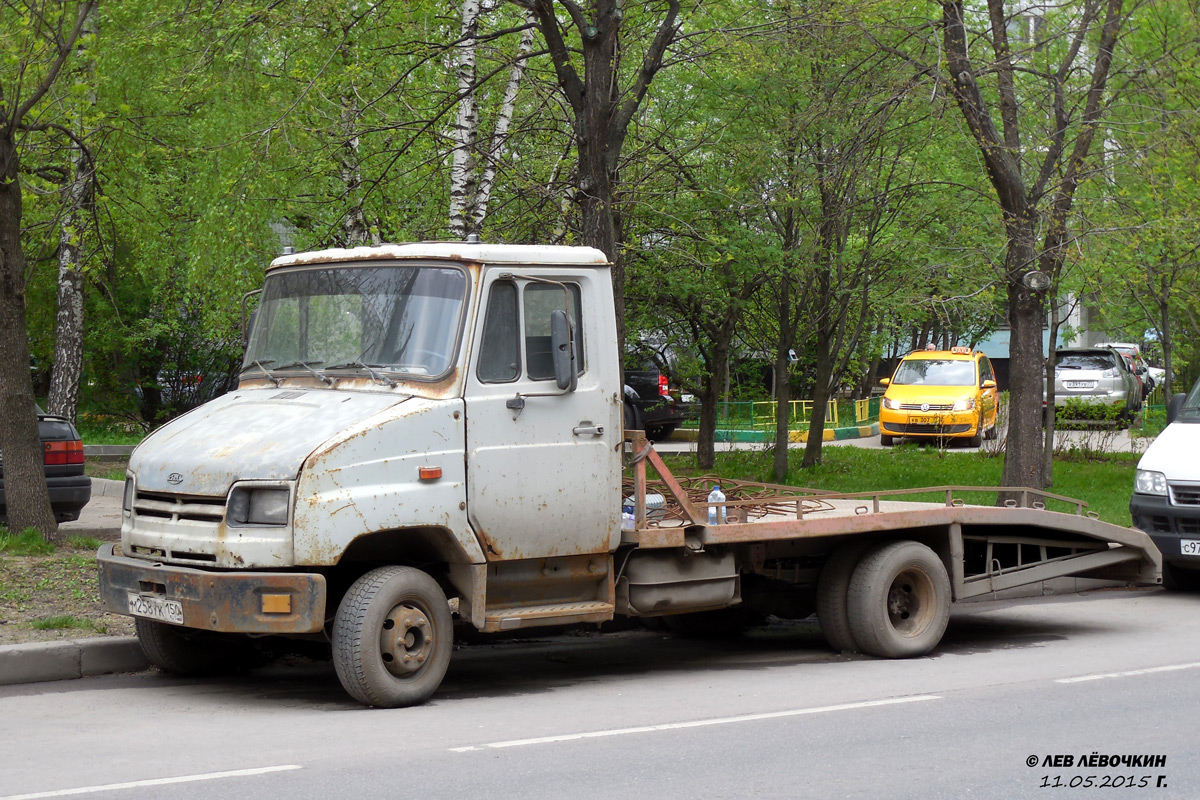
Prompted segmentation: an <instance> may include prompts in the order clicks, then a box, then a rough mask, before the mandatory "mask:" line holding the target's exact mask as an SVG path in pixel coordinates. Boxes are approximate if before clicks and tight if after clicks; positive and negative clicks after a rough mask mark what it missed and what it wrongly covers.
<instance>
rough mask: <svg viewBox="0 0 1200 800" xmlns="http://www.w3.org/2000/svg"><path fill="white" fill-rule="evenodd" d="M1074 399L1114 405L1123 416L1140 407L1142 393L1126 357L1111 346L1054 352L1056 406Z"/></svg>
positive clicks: (1127, 415) (1061, 349) (1122, 417)
mask: <svg viewBox="0 0 1200 800" xmlns="http://www.w3.org/2000/svg"><path fill="white" fill-rule="evenodd" d="M1042 397H1043V402H1045V394H1044V393H1043V395H1042ZM1072 398H1074V399H1077V400H1081V401H1083V402H1085V403H1095V404H1100V405H1105V406H1115V407H1118V408H1119V409H1120V411H1119V413H1120V416H1121V419H1123V420H1128V419H1129V418H1130V417H1132V416H1133V415H1134V414H1136V413H1137V412H1138V411H1140V410H1141V407H1142V392H1141V387H1140V385H1139V383H1138V379H1137V377H1136V376H1135V375H1134V374H1133V373H1132V372H1130V371H1129V365H1128V363H1127V362H1126V361H1125V357H1124V356H1122V355H1121V354H1120V353H1119V352H1117V351H1116V350H1114V349H1113V348H1111V347H1070V348H1059V349H1058V350H1056V351H1055V364H1054V405H1055V406H1056V407H1057V406H1063V405H1065V404H1066V403H1067V402H1068V401H1069V400H1071V399H1072Z"/></svg>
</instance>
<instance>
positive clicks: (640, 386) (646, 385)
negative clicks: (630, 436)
mask: <svg viewBox="0 0 1200 800" xmlns="http://www.w3.org/2000/svg"><path fill="white" fill-rule="evenodd" d="M625 399H626V400H628V401H629V403H630V404H631V405H632V406H633V408H634V409H636V414H637V419H635V420H631V421H630V422H629V423H627V424H628V425H632V426H635V427H637V426H640V427H641V428H642V429H643V430H645V431H646V438H648V439H650V440H651V441H662V440H663V439H666V438H667V437H668V436H670V435H671V434H672V433H674V431H675V429H676V428H678V427H679V426H680V424H682V423H683V422H684V420H688V419H691V418H692V415H693V408H692V405H691V404H690V403H684V402H683V401H681V400H679V399H677V398H676V397H675V396H674V395H673V394H671V386H670V383H669V382H668V380H667V376H666V375H664V374H663V373H662V372H661V371H659V370H658V369H657V368H655V367H652V366H649V367H646V368H645V369H637V370H626V371H625Z"/></svg>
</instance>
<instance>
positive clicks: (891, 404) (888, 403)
mask: <svg viewBox="0 0 1200 800" xmlns="http://www.w3.org/2000/svg"><path fill="white" fill-rule="evenodd" d="M883 407H884V408H886V409H888V410H889V411H899V410H900V401H899V400H893V399H892V398H890V397H885V398H883Z"/></svg>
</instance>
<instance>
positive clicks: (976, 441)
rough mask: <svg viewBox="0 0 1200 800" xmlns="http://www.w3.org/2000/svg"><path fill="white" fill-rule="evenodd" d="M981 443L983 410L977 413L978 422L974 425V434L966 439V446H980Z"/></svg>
mask: <svg viewBox="0 0 1200 800" xmlns="http://www.w3.org/2000/svg"><path fill="white" fill-rule="evenodd" d="M982 445H983V412H982V411H981V412H980V413H979V423H978V424H977V425H976V426H975V435H974V436H971V437H969V438H968V439H967V447H981V446H982Z"/></svg>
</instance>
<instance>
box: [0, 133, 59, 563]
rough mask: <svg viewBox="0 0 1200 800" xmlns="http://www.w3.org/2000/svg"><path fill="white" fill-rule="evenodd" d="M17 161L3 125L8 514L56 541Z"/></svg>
mask: <svg viewBox="0 0 1200 800" xmlns="http://www.w3.org/2000/svg"><path fill="white" fill-rule="evenodd" d="M18 164H19V156H18V154H17V146H16V142H15V140H14V138H13V135H12V131H11V129H10V130H8V131H0V454H2V455H3V458H4V494H5V514H6V515H7V517H8V523H7V525H8V528H9V530H12V531H18V532H19V531H23V530H25V529H26V528H33V529H35V530H37V531H38V532H39V533H40V534H41V535H42V536H43V537H44V538H45V539H47V540H48V541H57V540H58V538H59V534H58V525H57V524H56V523H55V521H54V513H53V512H52V511H51V510H50V494H49V492H48V491H47V489H46V477H45V473H44V472H43V467H42V458H43V452H42V447H41V444H40V442H39V441H38V427H37V417H36V416H35V415H34V400H33V383H32V380H31V378H30V374H29V340H28V338H27V336H26V327H25V254H24V252H23V251H22V249H21V183H20V180H19V172H18Z"/></svg>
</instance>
